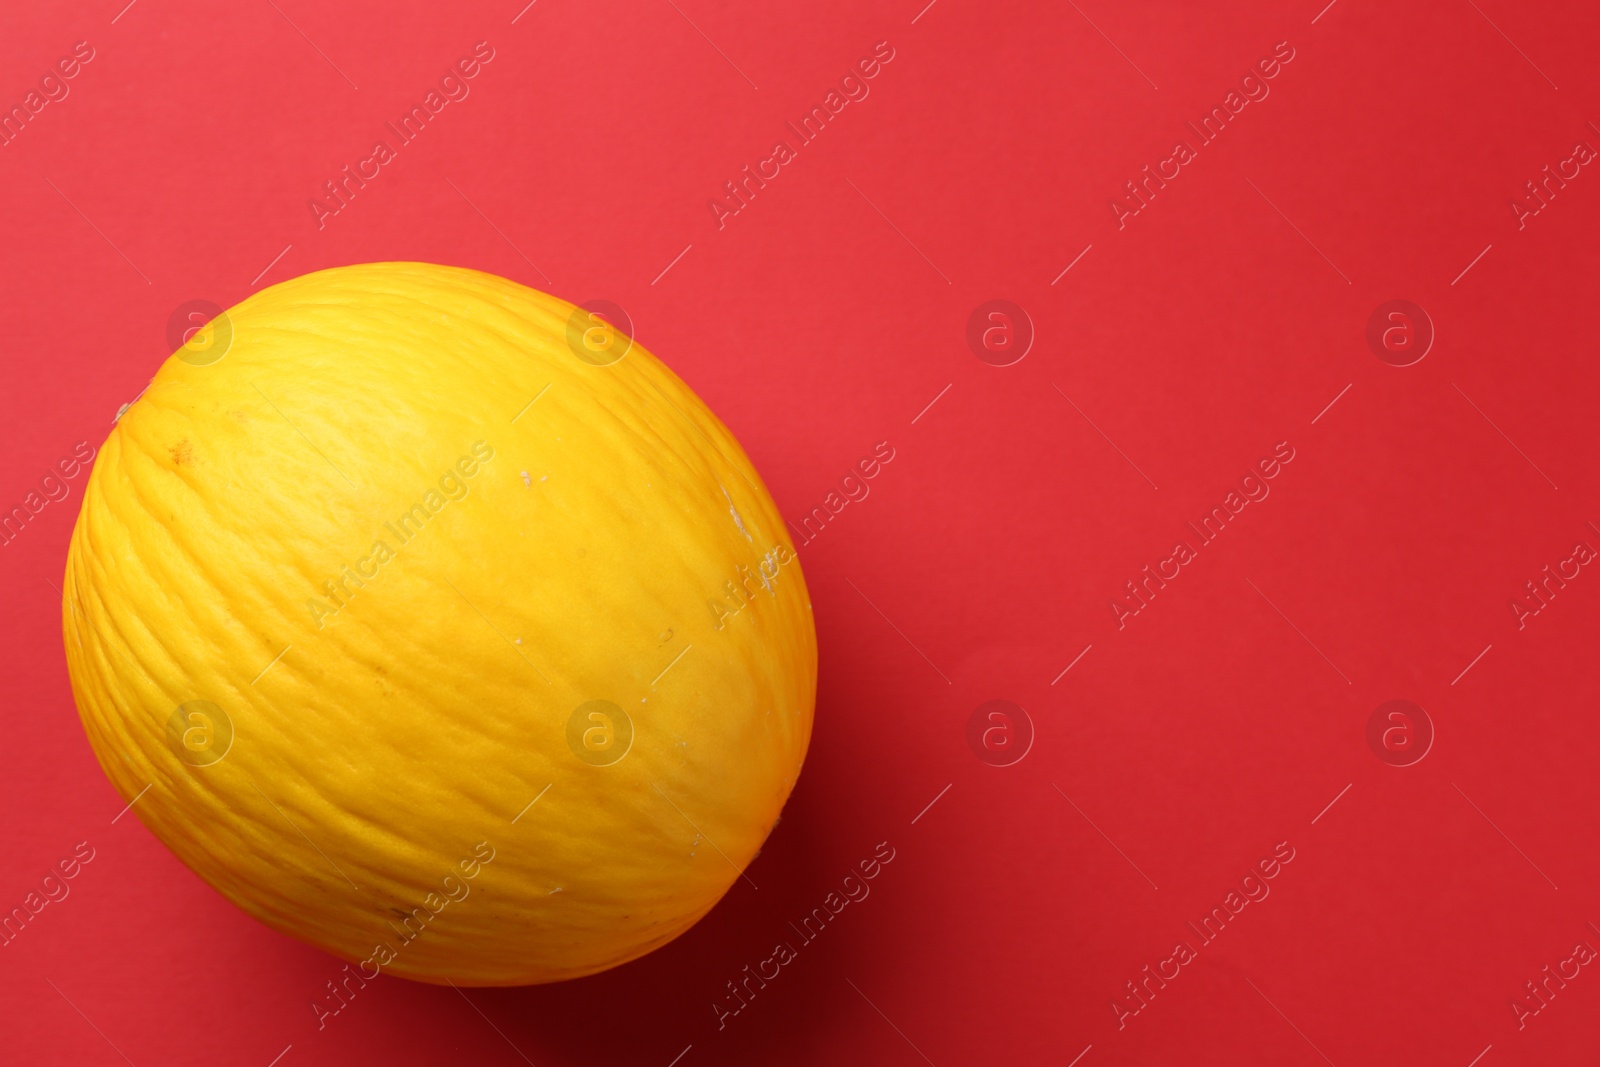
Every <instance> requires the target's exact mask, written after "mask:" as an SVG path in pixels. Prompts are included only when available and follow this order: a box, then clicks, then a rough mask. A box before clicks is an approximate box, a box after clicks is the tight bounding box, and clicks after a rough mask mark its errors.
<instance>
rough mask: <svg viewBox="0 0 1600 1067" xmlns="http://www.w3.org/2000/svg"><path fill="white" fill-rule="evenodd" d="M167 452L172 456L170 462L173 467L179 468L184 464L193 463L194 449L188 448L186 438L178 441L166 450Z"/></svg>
mask: <svg viewBox="0 0 1600 1067" xmlns="http://www.w3.org/2000/svg"><path fill="white" fill-rule="evenodd" d="M167 452H168V453H169V454H170V455H171V456H172V462H173V464H174V465H175V466H179V467H181V466H183V465H184V464H185V463H193V462H194V449H193V448H192V447H191V446H190V444H189V439H188V438H184V439H183V440H182V441H179V442H178V443H177V444H175V445H173V446H172V447H171V448H169V449H167Z"/></svg>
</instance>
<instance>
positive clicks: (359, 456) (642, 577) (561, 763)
mask: <svg viewBox="0 0 1600 1067" xmlns="http://www.w3.org/2000/svg"><path fill="white" fill-rule="evenodd" d="M614 317H615V316H613V318H614ZM63 593H64V597H63V600H64V603H63V605H62V621H63V630H64V634H65V643H66V655H67V663H68V667H69V669H70V672H71V679H72V690H73V694H74V697H75V698H76V700H77V705H78V709H79V713H80V715H81V717H82V720H83V725H84V729H85V730H86V732H87V734H88V737H89V742H90V744H91V745H92V746H93V748H94V752H95V755H96V756H97V757H98V759H99V761H100V765H101V767H102V768H104V770H105V773H106V775H107V776H108V777H109V778H110V780H111V783H112V784H113V785H114V786H115V787H116V790H117V792H118V793H120V794H121V795H122V797H123V799H124V800H125V801H127V802H131V803H132V805H133V807H132V809H131V810H132V811H133V812H134V814H135V815H137V817H138V818H139V819H140V820H141V821H142V822H143V823H144V824H145V825H146V826H147V827H149V828H150V830H151V831H153V832H154V833H155V835H156V836H157V837H158V838H159V839H160V840H161V841H162V842H164V843H165V844H166V846H167V847H168V848H170V849H171V850H172V852H173V853H174V854H176V856H177V857H178V858H179V859H180V860H181V861H182V862H183V863H184V864H185V865H187V866H188V867H189V868H190V869H191V870H193V871H194V872H195V873H196V874H198V875H199V876H200V877H201V878H202V879H204V880H205V881H206V882H208V883H210V884H211V885H212V886H213V887H215V888H216V889H217V890H218V891H219V892H220V893H222V894H223V895H224V896H225V897H227V898H228V899H229V900H231V901H233V902H234V903H235V904H236V905H238V906H239V907H240V908H242V909H243V910H244V911H246V912H248V913H249V914H250V915H253V916H255V917H256V918H257V919H260V920H261V921H262V922H264V923H266V924H268V925H269V926H272V927H274V928H276V929H278V930H281V931H283V932H285V933H288V934H291V935H293V936H294V937H297V938H300V939H302V940H304V941H307V942H309V943H311V944H313V945H317V946H320V947H322V948H323V949H326V950H327V951H328V952H331V953H333V954H334V955H336V956H338V957H341V958H342V959H344V960H346V961H348V962H349V963H351V964H353V965H354V967H355V968H357V969H359V971H360V973H362V974H363V975H365V976H367V977H372V976H374V975H375V973H389V974H394V975H399V976H402V977H406V978H412V979H417V980H420V981H425V982H438V983H444V982H447V981H449V982H454V983H455V984H457V985H520V984H528V983H536V982H550V981H556V980H560V979H566V978H573V977H577V976H579V975H585V974H590V973H593V972H596V971H600V970H603V969H605V968H608V967H613V966H615V965H617V964H620V963H623V962H625V961H627V960H630V959H634V958H635V957H638V956H640V955H643V954H644V953H647V952H649V951H650V950H652V949H654V948H657V947H659V946H661V945H662V944H665V943H666V942H668V941H670V940H672V939H673V938H675V937H677V936H678V935H679V934H681V933H683V932H684V931H685V930H686V929H688V928H689V927H690V926H691V925H692V924H693V923H694V922H695V921H696V920H698V919H699V918H700V917H701V916H702V915H704V914H705V913H706V912H707V911H708V910H710V908H711V907H712V906H713V905H714V904H715V903H716V902H717V900H718V899H720V898H721V897H722V895H723V894H724V893H725V892H727V891H728V889H729V888H730V887H731V886H732V885H733V884H734V883H735V882H736V881H737V880H739V879H740V878H741V877H748V875H746V874H745V873H744V872H745V868H746V867H747V866H748V864H749V863H750V861H751V860H752V859H753V858H754V857H755V855H756V853H757V852H758V851H759V849H760V847H761V844H762V842H763V841H764V840H765V838H766V836H767V834H768V833H769V832H770V831H771V829H772V827H773V825H774V823H775V822H776V821H777V819H778V815H779V811H780V809H781V808H782V807H783V804H784V801H785V800H786V798H787V797H788V795H789V792H790V790H791V789H792V787H793V786H794V783H795V780H796V777H797V776H798V774H799V773H800V766H801V762H802V760H803V759H804V757H805V752H806V746H807V744H808V742H809V740H810V735H811V724H812V712H813V705H814V701H815V695H816V657H817V651H816V635H815V630H814V627H813V622H812V613H811V604H810V599H809V597H808V595H807V593H806V586H805V580H804V579H803V577H802V576H801V572H800V564H799V561H798V560H797V559H796V557H795V553H794V547H793V545H792V543H791V542H790V540H789V538H788V536H787V534H786V532H785V525H784V521H783V519H782V518H781V516H780V515H779V513H778V511H777V508H776V507H775V506H774V504H773V502H772V499H771V497H770V496H769V495H768V493H767V491H766V489H765V488H764V487H763V485H762V483H761V480H760V477H759V476H758V475H757V473H756V471H755V469H754V467H753V466H752V465H751V463H750V460H749V459H748V458H747V457H746V456H745V453H744V451H743V450H742V449H741V448H740V446H739V443H738V442H737V441H736V440H734V438H733V435H732V434H731V433H729V431H728V430H727V428H726V427H725V426H723V425H722V423H721V422H720V421H718V419H717V418H716V416H714V415H713V414H712V413H711V412H710V410H708V409H707V407H706V406H705V404H704V403H702V402H701V401H700V399H699V398H698V397H697V396H695V394H694V393H693V392H691V391H690V389H689V388H688V386H686V385H685V384H684V383H683V382H682V381H680V380H679V379H678V378H677V377H676V376H675V375H674V374H673V373H672V372H671V371H670V370H668V369H667V368H666V367H665V366H664V365H663V364H662V363H660V362H659V361H658V360H657V359H655V358H654V357H653V356H651V355H650V354H649V353H648V352H646V351H645V350H644V349H643V348H642V347H640V346H639V345H638V344H637V343H635V342H633V341H632V339H631V338H630V337H628V336H627V334H626V333H624V332H623V330H622V328H620V327H619V326H618V325H617V324H616V323H615V322H613V321H611V320H610V319H608V318H607V317H605V316H604V315H602V314H600V313H597V312H591V311H587V310H584V309H583V308H576V307H574V306H573V305H571V304H568V303H566V302H565V301H562V300H559V299H556V298H555V297H551V296H547V295H545V294H543V293H540V292H537V291H535V290H533V289H529V288H526V287H524V286H522V285H518V284H516V283H514V282H511V281H507V280H506V279H504V278H499V277H495V276H493V275H489V274H484V273H480V272H477V271H472V270H465V269H459V268H454V267H444V266H436V265H431V264H425V263H370V264H364V265H360V266H350V267H340V268H336V269H332V270H324V271H318V272H316V273H313V274H308V275H305V276H303V277H300V278H296V279H294V280H292V281H288V282H284V283H283V284H280V285H275V286H272V287H271V288H268V289H265V290H262V291H260V292H257V293H255V294H253V295H252V296H250V297H249V298H247V299H246V300H244V301H243V302H241V303H240V304H238V305H237V306H235V307H233V308H231V309H229V310H227V311H226V312H223V313H221V314H217V315H215V316H214V317H212V318H211V319H210V320H209V321H208V322H207V323H206V324H205V326H204V328H203V329H199V330H198V331H195V332H193V333H192V334H191V335H190V336H189V337H188V338H187V339H186V340H185V341H184V342H183V344H182V346H181V347H180V348H179V349H178V351H177V352H176V353H175V354H174V355H173V356H172V357H171V358H169V359H168V360H167V361H166V362H165V364H164V365H163V366H162V367H161V368H160V371H159V372H158V373H157V374H156V376H155V378H154V379H153V380H152V382H151V383H150V386H149V388H148V389H147V390H146V391H145V392H144V393H143V394H142V396H141V397H140V398H139V399H138V400H137V401H136V402H135V403H134V404H132V405H131V406H130V407H128V408H127V409H126V411H125V412H124V413H123V414H122V415H121V416H120V418H119V419H118V421H117V422H116V425H115V426H114V428H113V430H112V432H111V435H110V437H109V438H107V440H106V442H105V445H104V446H103V448H102V449H101V450H100V454H99V458H98V460H97V462H96V464H95V468H94V471H93V474H92V476H91V477H90V479H89V482H88V485H87V487H86V489H85V493H84V500H83V505H82V510H81V512H80V514H79V516H78V520H77V525H76V527H75V529H74V531H73V535H72V543H71V548H70V550H69V553H68V558H67V567H66V575H65V584H64V586H63Z"/></svg>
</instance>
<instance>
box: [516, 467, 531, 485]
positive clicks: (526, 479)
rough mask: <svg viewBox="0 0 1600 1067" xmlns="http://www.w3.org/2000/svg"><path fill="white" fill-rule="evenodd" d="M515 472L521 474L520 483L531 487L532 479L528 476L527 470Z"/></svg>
mask: <svg viewBox="0 0 1600 1067" xmlns="http://www.w3.org/2000/svg"><path fill="white" fill-rule="evenodd" d="M517 473H518V474H520V475H522V484H523V485H526V486H528V487H529V488H530V489H531V488H532V487H533V479H532V478H530V477H528V472H527V471H518V472H517Z"/></svg>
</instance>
